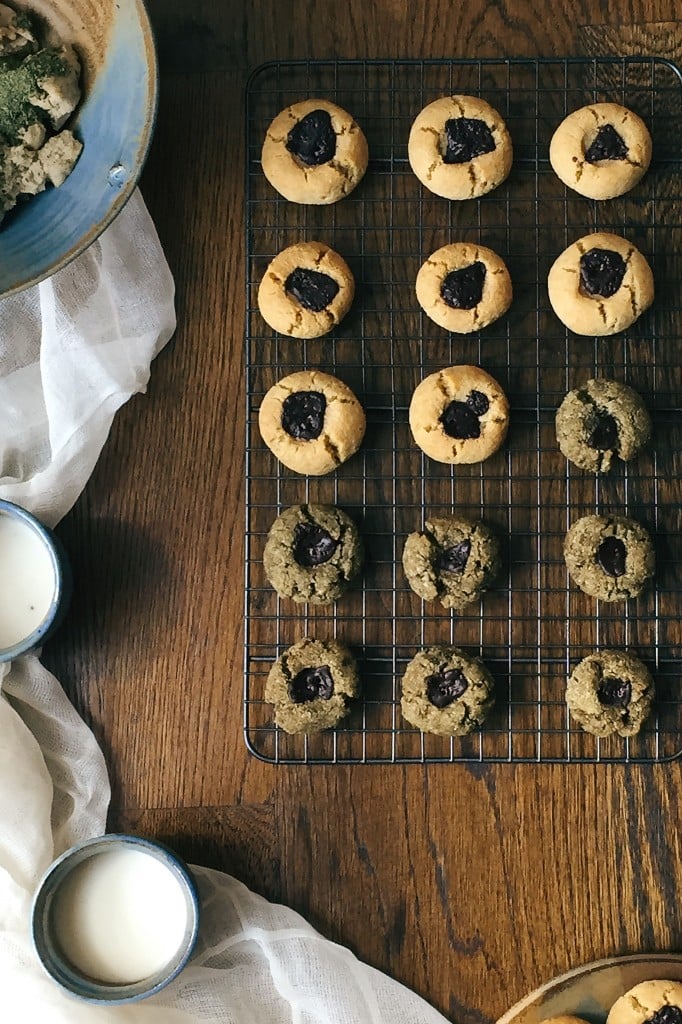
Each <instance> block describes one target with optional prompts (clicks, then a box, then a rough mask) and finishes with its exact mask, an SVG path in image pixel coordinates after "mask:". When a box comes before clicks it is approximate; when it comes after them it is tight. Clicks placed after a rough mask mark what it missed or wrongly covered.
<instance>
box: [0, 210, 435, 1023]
mask: <svg viewBox="0 0 682 1024" xmlns="http://www.w3.org/2000/svg"><path fill="white" fill-rule="evenodd" d="M173 299H174V285H173V279H172V276H171V273H170V270H169V268H168V265H167V263H166V260H165V258H164V255H163V252H162V249H161V246H160V243H159V240H158V237H157V234H156V231H155V228H154V225H153V223H152V221H151V218H150V217H149V214H148V212H147V210H146V207H145V205H144V202H143V200H142V198H141V196H140V194H139V192H136V193H135V194H134V195H133V197H132V198H131V200H130V201H129V203H128V204H127V206H126V207H125V209H124V210H123V211H122V212H121V214H120V215H119V216H118V218H117V219H116V221H114V223H113V224H112V225H111V226H110V227H109V228H108V229H107V231H106V232H105V233H104V234H103V235H102V236H101V238H100V239H99V240H98V241H97V242H95V243H93V245H92V246H90V248H89V249H88V250H87V251H86V252H85V253H83V254H82V255H81V256H80V257H79V258H78V259H77V260H75V261H74V262H73V263H71V264H70V265H69V266H68V267H66V268H64V269H63V270H61V271H59V273H57V274H56V275H55V276H54V277H52V278H51V279H49V280H47V281H43V282H42V283H41V284H39V285H37V286H35V287H33V288H31V289H29V290H27V291H25V292H21V293H20V294H19V295H16V296H10V297H9V298H7V299H5V300H3V301H1V302H0V497H3V498H7V499H9V500H11V501H16V502H17V503H18V504H20V505H23V506H24V507H25V508H28V509H29V510H30V511H32V512H33V513H34V514H35V515H37V516H38V517H39V518H40V519H41V520H42V521H43V522H45V523H46V524H48V525H51V526H53V525H55V524H56V523H57V522H58V521H59V520H60V519H61V518H62V516H63V515H64V514H65V513H66V512H67V511H68V510H69V509H70V508H71V506H72V505H73V503H74V502H75V500H76V498H77V497H78V495H79V494H80V492H81V491H82V489H83V487H84V486H85V483H86V481H87V479H88V477H89V476H90V474H91V472H92V469H93V467H94V465H95V462H96V461H97V458H98V456H99V454H100V452H101V449H102V446H103V444H104V442H105V440H106V438H107V435H108V432H109V429H110V426H111V423H112V420H113V417H114V415H115V413H116V410H117V409H118V408H119V407H120V406H121V405H122V404H123V403H124V402H125V401H127V399H128V398H129V397H130V396H131V395H133V394H135V393H136V392H139V391H143V390H144V388H145V386H146V383H147V381H148V379H149V373H150V365H151V362H152V360H153V358H154V356H155V355H156V354H157V353H158V352H159V351H160V349H161V348H162V347H163V345H164V344H165V343H166V342H167V341H168V340H169V338H170V337H171V335H172V333H173V330H174V328H175V312H174V303H173ZM77 585H78V584H77V581H76V586H77ZM109 798H110V788H109V779H108V773H107V768H106V764H105V761H104V757H103V754H102V751H101V750H100V748H99V746H98V744H97V742H96V740H95V737H94V735H93V733H92V732H91V731H90V729H88V727H87V726H86V725H85V723H84V722H83V720H82V719H81V718H80V716H79V715H78V714H77V712H76V711H75V709H74V707H73V706H72V704H71V703H70V701H69V700H68V698H67V696H66V694H65V693H64V691H63V689H62V687H61V686H60V684H59V682H58V680H57V679H55V677H54V676H53V675H51V673H49V672H48V671H47V670H46V669H45V668H44V666H43V665H42V664H41V662H40V657H39V653H37V654H29V655H26V656H24V657H22V658H18V659H17V660H16V661H14V662H13V663H12V664H11V665H3V666H0V992H1V995H0V1003H1V1005H2V1019H3V1020H12V1021H16V1022H17V1024H61V1022H64V1024H81V1022H83V1024H89V1022H95V1024H99V1022H110V1021H111V1022H112V1024H116V1022H131V1024H132V1022H139V1024H157V1022H158V1024H198V1022H208V1021H210V1022H216V1024H251V1022H253V1021H258V1022H259V1024H288V1022H292V1024H294V1022H295V1024H360V1022H362V1024H443V1022H444V1018H443V1017H441V1015H440V1014H438V1013H437V1012H436V1011H435V1010H434V1009H433V1008H432V1007H431V1006H429V1005H428V1004H427V1003H426V1002H424V1000H422V999H420V998H419V997H418V996H416V995H415V994H414V993H413V992H411V991H409V990H408V989H406V988H404V987H403V986H402V985H400V984H398V983H397V982H395V981H392V980H391V979H390V978H388V977H387V976H386V975H383V974H381V973H380V972H379V971H376V970H374V969H373V968H371V967H369V966H367V965H366V964H363V963H361V962H360V961H359V960H357V959H356V957H355V956H354V955H353V954H352V953H351V952H350V950H348V949H345V948H344V947H342V946H339V945H336V944H334V943H332V942H329V941H328V940H326V939H324V938H323V937H322V936H321V935H319V934H318V933H317V932H316V931H315V930H314V929H313V928H312V927H311V926H310V925H309V924H307V923H306V922H305V921H304V920H303V919H302V918H301V917H300V916H299V915H298V914H296V913H295V912H294V911H292V910H290V909H288V908H286V907H282V906H279V905H276V904H272V903H268V902H267V901H266V900H264V899H263V898H262V897H260V896H257V895H256V894H255V893H252V892H250V891H249V890H248V889H247V888H246V887H245V886H244V885H242V884H241V883H240V882H238V881H237V880H236V879H234V878H232V877H230V876H229V875H226V874H222V873H221V872H218V871H211V870H209V869H206V868H200V867H194V868H193V872H194V874H195V876H196V878H197V882H198V885H199V890H200V895H201V905H202V923H201V929H200V934H199V941H198V944H197V949H196V952H195V955H194V956H193V958H192V960H191V961H190V963H189V965H188V966H187V967H186V968H185V970H184V971H182V972H181V974H180V975H179V977H178V978H177V979H176V980H175V981H174V982H172V983H171V984H170V985H169V986H168V987H167V988H166V989H164V990H163V991H161V992H160V993H158V994H157V995H156V996H152V997H151V998H150V999H147V1000H145V1001H143V1002H139V1003H135V1004H130V1005H126V1006H118V1007H106V1006H93V1005H90V1004H87V1003H83V1002H79V1001H77V1000H75V999H73V998H72V997H70V996H68V995H66V994H65V993H63V992H62V991H61V989H60V988H59V987H58V986H57V985H56V984H55V983H54V982H52V981H51V979H49V978H48V977H47V975H46V974H45V973H44V972H43V970H42V968H41V966H40V964H39V962H38V959H37V957H36V955H35V953H34V951H33V948H32V944H31V939H30V908H31V901H32V898H33V894H34V891H35V888H36V885H37V883H38V881H39V879H40V877H41V876H42V874H43V873H44V871H45V870H46V869H47V867H48V866H49V864H50V863H51V861H52V860H53V859H54V858H55V857H57V856H58V855H59V854H60V853H62V852H63V851H64V850H66V849H68V848H69V847H70V846H73V845H74V844H76V843H78V842H81V841H82V840H84V839H89V838H91V837H93V836H97V835H101V834H103V833H104V831H105V828H106V815H107V808H108V804H109Z"/></svg>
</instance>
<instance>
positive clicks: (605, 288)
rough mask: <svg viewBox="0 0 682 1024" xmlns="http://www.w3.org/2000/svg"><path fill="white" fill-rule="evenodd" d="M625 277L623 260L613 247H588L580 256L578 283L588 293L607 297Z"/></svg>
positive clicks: (618, 286) (613, 292)
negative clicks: (587, 250)
mask: <svg viewBox="0 0 682 1024" xmlns="http://www.w3.org/2000/svg"><path fill="white" fill-rule="evenodd" d="M624 277H625V260H624V259H623V257H622V256H621V255H620V253H619V252H614V251H613V249H590V250H589V252H586V253H585V254H584V255H583V256H581V257H580V283H581V285H582V287H583V290H584V291H585V292H586V293H587V294H588V295H600V296H601V297H602V298H603V299H609V298H611V296H612V295H615V294H616V292H617V291H618V289H619V288H620V286H621V284H622V283H623V278H624Z"/></svg>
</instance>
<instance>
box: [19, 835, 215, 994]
mask: <svg viewBox="0 0 682 1024" xmlns="http://www.w3.org/2000/svg"><path fill="white" fill-rule="evenodd" d="M198 928H199V898H198V895H197V889H196V885H195V882H194V879H193V878H192V876H191V874H190V872H189V869H188V868H187V866H186V865H185V864H184V863H183V862H182V861H181V860H180V858H179V857H177V856H176V855H175V854H174V853H172V851H170V850H168V849H167V848H166V847H165V846H163V845H162V844H160V843H157V842H154V841H152V840H150V839H141V838H139V837H137V836H129V835H119V834H111V835H106V836H101V837H99V838H97V839H90V840H88V841H87V842H85V843H81V844H80V845H79V846H76V847H74V848H73V849H71V850H68V851H67V852H66V853H65V854H63V855H62V856H61V857H59V858H58V859H57V860H56V861H55V862H54V863H53V864H52V865H51V867H50V868H49V869H48V871H47V873H46V874H45V876H44V878H43V880H42V881H41V883H40V885H39V887H38V890H37V892H36V895H35V898H34V901H33V911H32V932H33V944H34V948H35V950H36V952H37V954H38V957H39V958H40V961H41V963H42V965H43V967H44V968H45V970H46V971H47V973H48V974H49V975H50V976H51V977H52V978H53V980H54V981H56V982H57V983H58V984H59V985H61V987H62V988H64V989H66V991H67V992H69V993H70V994H71V995H73V996H77V997H78V998H80V999H85V1000H87V1001H89V1002H93V1003H108V1004H116V1003H131V1002H136V1001H138V1000H140V999H145V998H146V997H147V996H151V995H153V994H154V993H155V992H158V991H159V990H160V989H162V988H163V987H164V986H165V985H167V984H168V983H169V982H170V981H172V980H173V978H175V977H176V976H177V975H178V974H179V972H180V971H181V970H182V968H183V967H184V966H185V964H186V963H187V961H188V959H189V957H190V955H191V953H192V950H193V949H194V945H195V943H196V938H197V933H198Z"/></svg>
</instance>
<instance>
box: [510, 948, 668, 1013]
mask: <svg viewBox="0 0 682 1024" xmlns="http://www.w3.org/2000/svg"><path fill="white" fill-rule="evenodd" d="M655 978H664V979H666V980H671V981H682V954H680V953H637V954H634V955H633V956H622V957H613V958H611V959H609V960H596V961H594V962H593V963H589V964H584V965H583V966H582V967H576V968H575V969H574V970H572V971H568V972H567V973H566V974H561V975H559V977H557V978H553V979H552V980H551V981H548V982H546V983H545V984H544V985H541V986H540V987H539V988H536V989H535V991H534V992H531V993H530V994H529V995H527V996H526V997H525V998H524V999H521V1000H520V1001H519V1002H518V1003H516V1004H515V1005H514V1006H512V1008H511V1009H510V1010H508V1011H507V1012H506V1013H505V1014H504V1016H502V1017H500V1019H499V1021H498V1022H497V1024H540V1022H541V1021H543V1020H547V1018H548V1017H557V1016H559V1015H560V1014H565V1013H569V1014H575V1015H576V1016H578V1017H584V1018H585V1020H588V1021H591V1022H592V1024H604V1021H605V1020H606V1015H607V1014H608V1012H609V1010H610V1008H611V1007H612V1006H613V1004H614V1003H615V1001H616V999H618V997H619V996H622V995H623V993H624V992H627V990H628V989H629V988H632V986H633V985H637V984H638V983H639V982H640V981H649V980H652V979H655Z"/></svg>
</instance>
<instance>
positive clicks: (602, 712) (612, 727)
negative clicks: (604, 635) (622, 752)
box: [566, 650, 654, 736]
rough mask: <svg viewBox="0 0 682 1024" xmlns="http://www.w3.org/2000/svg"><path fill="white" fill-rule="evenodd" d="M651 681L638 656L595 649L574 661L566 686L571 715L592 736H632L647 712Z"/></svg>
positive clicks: (649, 705) (652, 687) (649, 704)
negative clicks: (580, 659) (578, 660)
mask: <svg viewBox="0 0 682 1024" xmlns="http://www.w3.org/2000/svg"><path fill="white" fill-rule="evenodd" d="M653 697H654V681H653V679H652V678H651V674H650V672H649V670H648V668H647V667H646V665H644V664H643V663H642V662H641V661H640V660H639V658H635V657H634V656H633V655H632V654H628V653H626V652H625V651H612V650H604V651H596V652H595V653H594V654H590V655H588V657H587V658H583V660H582V661H581V662H580V663H579V664H578V665H576V667H575V668H574V669H573V671H572V672H571V675H570V676H569V679H568V684H567V686H566V703H567V704H568V710H569V711H570V713H571V718H574V719H575V721H576V722H578V724H579V725H580V726H581V727H582V728H583V729H584V730H585V732H589V733H592V734H593V735H594V736H611V735H612V734H613V733H617V734H618V735H619V736H634V735H636V733H638V732H639V730H640V729H641V727H642V724H643V722H644V721H645V719H646V718H647V717H648V716H649V712H650V711H651V703H652V700H653Z"/></svg>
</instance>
